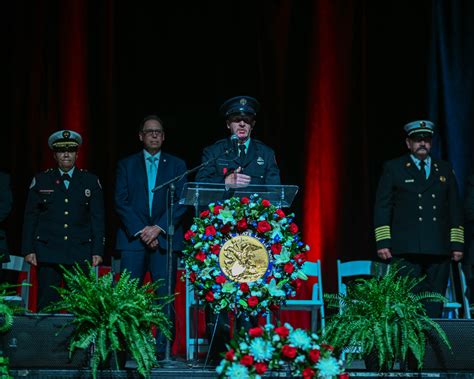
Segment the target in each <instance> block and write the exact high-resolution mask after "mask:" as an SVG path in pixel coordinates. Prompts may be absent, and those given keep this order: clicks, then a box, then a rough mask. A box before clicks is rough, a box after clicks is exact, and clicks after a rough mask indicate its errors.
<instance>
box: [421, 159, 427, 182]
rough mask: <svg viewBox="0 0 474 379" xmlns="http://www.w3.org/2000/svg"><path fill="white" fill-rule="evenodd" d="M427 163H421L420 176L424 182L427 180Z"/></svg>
mask: <svg viewBox="0 0 474 379" xmlns="http://www.w3.org/2000/svg"><path fill="white" fill-rule="evenodd" d="M425 166H426V162H425V161H420V174H421V177H422V178H423V180H426V169H425Z"/></svg>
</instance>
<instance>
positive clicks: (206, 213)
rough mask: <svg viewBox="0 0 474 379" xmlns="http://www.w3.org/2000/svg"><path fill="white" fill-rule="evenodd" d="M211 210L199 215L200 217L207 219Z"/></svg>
mask: <svg viewBox="0 0 474 379" xmlns="http://www.w3.org/2000/svg"><path fill="white" fill-rule="evenodd" d="M209 213H210V212H209V210H206V211H202V212H201V214H200V215H199V217H201V218H206V217H209Z"/></svg>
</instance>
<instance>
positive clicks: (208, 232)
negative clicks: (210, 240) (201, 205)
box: [206, 225, 216, 236]
mask: <svg viewBox="0 0 474 379" xmlns="http://www.w3.org/2000/svg"><path fill="white" fill-rule="evenodd" d="M215 235H216V228H214V226H213V225H209V226H208V227H207V228H206V236H215Z"/></svg>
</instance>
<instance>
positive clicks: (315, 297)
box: [268, 260, 325, 332]
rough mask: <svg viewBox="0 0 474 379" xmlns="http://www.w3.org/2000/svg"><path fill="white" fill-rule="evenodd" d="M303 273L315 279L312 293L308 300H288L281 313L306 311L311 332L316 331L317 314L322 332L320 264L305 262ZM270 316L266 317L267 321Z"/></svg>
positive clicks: (322, 310)
mask: <svg viewBox="0 0 474 379" xmlns="http://www.w3.org/2000/svg"><path fill="white" fill-rule="evenodd" d="M303 271H304V273H305V274H306V275H307V276H308V277H316V278H317V282H316V283H315V284H314V285H313V292H312V296H311V299H309V300H296V299H295V300H293V299H291V300H288V301H287V302H286V304H285V305H283V306H282V307H281V310H282V311H307V312H311V330H312V331H313V332H316V331H317V328H318V312H319V313H320V314H321V317H320V318H321V330H322V331H324V327H325V319H324V301H323V279H322V275H321V262H320V261H319V260H318V261H317V262H305V263H304V265H303ZM269 318H270V316H269V317H268V320H269Z"/></svg>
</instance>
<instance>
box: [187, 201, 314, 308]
mask: <svg viewBox="0 0 474 379" xmlns="http://www.w3.org/2000/svg"><path fill="white" fill-rule="evenodd" d="M293 217H294V214H288V215H286V214H285V213H284V211H283V210H281V209H279V208H277V207H276V206H274V205H272V204H271V203H270V201H268V200H265V199H261V198H260V197H259V196H258V195H252V196H250V198H247V197H243V198H237V197H233V198H230V199H227V200H225V201H223V202H217V203H211V204H209V206H208V208H207V209H206V210H204V211H202V212H201V214H200V216H199V217H196V218H195V219H194V224H193V225H192V226H191V228H190V229H189V230H188V231H187V232H186V233H185V236H184V239H185V243H186V246H185V249H184V251H183V253H184V262H185V266H186V275H187V276H188V279H189V281H190V282H191V284H192V285H193V286H194V290H195V293H196V294H197V296H198V297H199V299H201V300H202V301H205V302H206V303H207V304H209V305H210V307H211V309H212V310H213V311H214V312H215V313H219V312H221V311H231V312H235V313H236V314H237V315H239V314H242V313H244V314H246V315H252V316H255V315H258V314H260V313H261V312H263V313H266V312H267V311H268V310H269V309H275V308H278V307H279V306H280V305H281V304H282V303H284V302H285V301H286V299H287V298H288V297H293V296H295V294H296V290H297V289H298V288H299V287H300V286H301V284H302V280H306V279H307V276H306V275H305V274H304V272H303V270H302V265H303V263H304V262H305V261H306V259H307V251H308V250H309V247H308V245H305V244H304V243H303V242H302V241H301V239H300V236H299V233H298V226H297V225H296V224H295V223H294V222H293ZM238 235H249V236H252V237H255V238H257V239H258V240H259V241H260V242H261V243H262V244H263V245H264V246H265V249H266V250H267V253H268V256H269V270H268V272H267V273H266V274H265V275H264V276H262V277H261V278H260V279H257V280H255V281H253V282H244V283H239V282H235V281H232V280H229V278H228V277H227V276H226V275H225V274H224V272H223V271H222V269H221V267H220V264H219V254H220V252H221V247H222V246H223V245H224V244H225V242H226V241H228V240H229V239H231V238H233V237H235V236H238Z"/></svg>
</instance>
